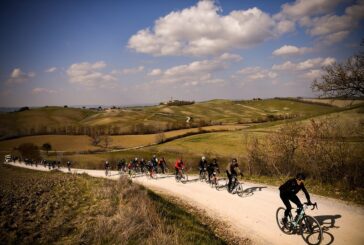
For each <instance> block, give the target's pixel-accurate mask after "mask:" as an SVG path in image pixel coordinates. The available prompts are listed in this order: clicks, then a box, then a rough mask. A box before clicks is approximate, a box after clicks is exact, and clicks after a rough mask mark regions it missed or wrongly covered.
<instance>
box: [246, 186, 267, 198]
mask: <svg viewBox="0 0 364 245" xmlns="http://www.w3.org/2000/svg"><path fill="white" fill-rule="evenodd" d="M264 188H267V187H266V186H253V187H249V188H246V189H245V190H243V192H241V193H240V195H239V196H241V197H250V196H252V195H254V192H256V191H262V189H264Z"/></svg>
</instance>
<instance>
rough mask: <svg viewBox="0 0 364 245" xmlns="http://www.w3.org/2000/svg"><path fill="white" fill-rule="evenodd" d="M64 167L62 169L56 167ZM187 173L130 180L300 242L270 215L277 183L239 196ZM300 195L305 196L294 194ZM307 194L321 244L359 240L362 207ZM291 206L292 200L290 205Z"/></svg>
mask: <svg viewBox="0 0 364 245" xmlns="http://www.w3.org/2000/svg"><path fill="white" fill-rule="evenodd" d="M12 165H14V166H19V167H26V168H30V169H37V170H43V171H48V169H47V168H44V167H43V166H38V168H35V167H31V166H26V165H24V164H19V163H12ZM61 171H64V172H67V169H64V168H61ZM72 171H73V172H74V173H87V174H89V175H90V176H95V177H106V176H105V172H104V171H102V170H86V169H72ZM107 178H110V179H118V178H119V175H118V173H117V172H116V171H112V172H111V176H109V177H107ZM196 178H197V177H190V178H189V181H188V182H187V183H185V184H183V183H177V182H176V181H175V180H174V177H173V176H167V177H166V176H159V178H158V179H148V178H146V177H136V178H134V180H133V181H135V182H136V183H139V184H142V185H144V186H146V187H148V188H150V189H152V190H157V191H161V192H163V193H166V194H169V195H172V196H176V197H178V198H181V199H182V200H184V201H186V202H187V203H189V204H190V205H192V206H194V207H197V208H198V209H203V210H205V211H206V212H207V214H208V215H209V216H210V217H211V218H214V219H218V220H220V221H223V222H224V223H225V224H226V227H229V228H230V229H232V230H233V231H235V232H236V234H237V235H238V236H241V237H244V238H246V237H247V238H250V239H251V240H252V241H253V243H254V244H277V245H283V244H287V245H288V244H289V245H290V244H305V243H304V241H303V239H302V238H301V236H299V235H286V234H283V233H282V232H281V231H280V230H279V228H278V226H277V224H276V221H275V212H276V210H277V208H278V207H280V206H283V203H282V202H281V200H280V198H279V192H278V188H277V187H272V186H266V185H261V184H255V183H248V182H244V189H247V190H249V188H251V189H250V190H251V193H252V194H251V195H249V196H245V197H239V196H237V195H232V194H229V193H228V192H227V191H226V190H222V191H217V190H216V189H214V188H211V187H210V186H209V185H208V184H206V183H202V182H199V181H196ZM300 199H301V201H305V198H304V196H303V195H300ZM311 200H312V201H313V202H317V203H318V207H319V209H318V210H317V209H315V210H313V211H311V210H308V211H307V212H306V213H307V214H309V215H312V216H314V217H316V218H317V219H318V220H319V221H320V222H321V223H322V227H323V230H324V240H323V242H322V243H321V244H343V245H344V244H345V245H356V244H357V245H363V244H364V232H363V231H362V229H363V228H364V208H363V207H360V206H356V205H349V204H346V203H344V202H342V201H340V200H336V199H332V198H326V197H322V196H318V195H313V194H311ZM293 206H294V205H293Z"/></svg>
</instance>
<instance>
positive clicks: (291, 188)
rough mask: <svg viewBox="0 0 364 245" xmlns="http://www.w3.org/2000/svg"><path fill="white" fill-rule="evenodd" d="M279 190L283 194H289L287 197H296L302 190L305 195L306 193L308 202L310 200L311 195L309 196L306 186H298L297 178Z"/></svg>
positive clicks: (288, 181)
mask: <svg viewBox="0 0 364 245" xmlns="http://www.w3.org/2000/svg"><path fill="white" fill-rule="evenodd" d="M279 190H280V192H281V193H282V194H287V195H290V194H294V195H296V194H297V193H298V192H299V191H300V190H302V191H303V193H305V196H306V199H307V200H308V201H309V200H310V194H308V191H307V190H306V188H305V185H304V184H303V183H301V184H300V185H298V184H297V180H296V179H295V178H293V179H289V180H287V182H286V183H284V184H283V185H281V186H280V187H279Z"/></svg>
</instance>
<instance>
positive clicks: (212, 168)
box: [207, 158, 220, 182]
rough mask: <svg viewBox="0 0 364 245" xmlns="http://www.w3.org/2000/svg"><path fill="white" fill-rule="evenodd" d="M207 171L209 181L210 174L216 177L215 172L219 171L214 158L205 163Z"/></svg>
mask: <svg viewBox="0 0 364 245" xmlns="http://www.w3.org/2000/svg"><path fill="white" fill-rule="evenodd" d="M207 172H208V174H209V182H211V176H213V175H214V177H216V174H217V173H220V170H219V164H218V163H217V159H216V158H214V159H212V162H210V163H209V165H207Z"/></svg>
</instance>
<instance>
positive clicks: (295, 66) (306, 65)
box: [272, 57, 335, 71]
mask: <svg viewBox="0 0 364 245" xmlns="http://www.w3.org/2000/svg"><path fill="white" fill-rule="evenodd" d="M333 62H335V59H334V58H331V57H328V58H325V59H323V58H320V57H319V58H315V59H308V60H305V61H302V62H299V63H293V62H291V61H286V62H284V63H282V64H279V65H273V66H272V70H276V71H293V70H295V71H302V70H307V69H312V68H315V67H316V68H320V67H322V66H326V65H330V64H332V63H333Z"/></svg>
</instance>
